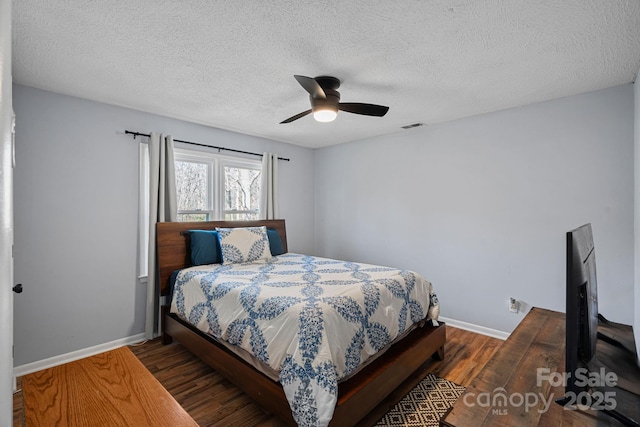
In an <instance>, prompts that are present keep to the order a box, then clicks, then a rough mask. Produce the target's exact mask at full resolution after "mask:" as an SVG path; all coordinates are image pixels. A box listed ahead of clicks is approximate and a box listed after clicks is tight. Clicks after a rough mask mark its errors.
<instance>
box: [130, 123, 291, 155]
mask: <svg viewBox="0 0 640 427" xmlns="http://www.w3.org/2000/svg"><path fill="white" fill-rule="evenodd" d="M124 133H125V134H129V135H133V139H136V136H147V137H149V136H151V134H149V133H141V132H133V131H130V130H125V131H124ZM173 141H174V142H182V143H183V144H189V145H197V146H198V147H206V148H215V149H217V150H218V151H220V150H225V151H233V152H234V153H242V154H250V155H252V156H259V157H262V154H260V153H252V152H250V151H242V150H236V149H233V148H225V147H218V146H215V145H207V144H200V143H199V142H191V141H184V140H182V139H175V138H174V140H173ZM278 160H284V161H286V162H288V161H290V159H287V158H285V157H278Z"/></svg>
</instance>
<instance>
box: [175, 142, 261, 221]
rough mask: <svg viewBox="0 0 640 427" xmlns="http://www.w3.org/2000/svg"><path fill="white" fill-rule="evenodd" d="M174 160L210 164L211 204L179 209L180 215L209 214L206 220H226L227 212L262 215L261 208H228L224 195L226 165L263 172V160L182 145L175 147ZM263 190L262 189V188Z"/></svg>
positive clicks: (209, 193)
mask: <svg viewBox="0 0 640 427" xmlns="http://www.w3.org/2000/svg"><path fill="white" fill-rule="evenodd" d="M174 161H175V162H178V161H186V162H194V163H202V164H207V165H209V170H208V176H207V180H208V183H207V192H208V197H209V203H210V206H208V207H207V209H203V210H178V216H180V215H188V214H196V215H197V214H202V213H205V214H206V215H207V217H206V218H207V219H206V221H218V220H224V219H225V216H226V214H232V215H233V214H243V213H256V214H257V215H258V217H259V216H260V209H259V208H258V210H257V211H251V210H226V209H225V203H224V197H225V176H224V168H225V167H237V168H242V169H251V170H256V171H259V172H260V173H262V161H261V160H253V159H245V158H239V157H231V156H225V155H222V154H218V153H207V152H204V151H199V150H189V149H185V148H182V147H175V148H174ZM260 191H262V189H261V190H260Z"/></svg>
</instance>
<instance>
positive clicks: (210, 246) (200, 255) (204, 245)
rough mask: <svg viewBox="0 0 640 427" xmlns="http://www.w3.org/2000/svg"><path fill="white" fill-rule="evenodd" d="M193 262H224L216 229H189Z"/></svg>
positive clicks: (195, 263) (200, 263) (203, 263)
mask: <svg viewBox="0 0 640 427" xmlns="http://www.w3.org/2000/svg"><path fill="white" fill-rule="evenodd" d="M189 236H190V237H191V264H192V265H206V264H222V251H221V250H220V240H219V237H218V232H217V231H216V230H189Z"/></svg>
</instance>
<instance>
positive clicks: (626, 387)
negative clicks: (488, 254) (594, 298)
mask: <svg viewBox="0 0 640 427" xmlns="http://www.w3.org/2000/svg"><path fill="white" fill-rule="evenodd" d="M598 331H599V333H601V334H603V335H605V336H608V337H611V338H613V339H615V340H617V341H618V342H620V343H622V344H623V345H624V346H625V347H627V349H633V350H632V351H629V350H625V349H623V348H620V347H617V346H615V345H612V344H610V343H608V342H606V341H604V340H598V345H597V351H596V354H597V359H598V360H597V363H598V365H599V366H601V367H604V369H605V370H606V372H609V371H611V372H615V373H616V374H617V375H618V377H619V380H618V387H616V388H615V390H613V391H614V392H615V400H616V404H617V408H616V409H617V410H618V411H620V412H621V413H623V414H625V415H626V416H628V417H631V418H632V419H634V420H636V421H638V420H640V368H638V366H637V365H636V363H635V360H636V359H635V344H634V341H633V333H632V331H631V327H630V326H625V325H619V324H615V323H603V322H601V324H600V326H599V328H598ZM564 354H565V315H564V313H559V312H555V311H550V310H545V309H541V308H533V309H532V310H531V311H530V312H529V313H528V314H527V316H526V317H525V318H524V319H523V320H522V322H521V323H520V324H519V325H518V327H517V328H516V329H515V330H514V331H513V333H512V334H511V335H510V336H509V338H508V339H507V340H506V341H505V342H504V343H503V344H502V346H501V347H500V348H498V350H497V352H496V354H495V355H494V356H493V358H492V359H491V360H490V361H489V363H488V364H487V365H486V366H485V367H484V369H483V370H482V371H481V372H480V374H479V375H478V376H477V377H476V378H475V379H474V380H473V382H472V383H471V385H470V386H469V387H468V388H467V389H466V390H465V392H464V393H463V394H462V396H460V398H458V400H457V401H456V403H455V405H454V406H453V408H452V409H451V411H450V412H449V413H448V414H447V415H446V416H445V417H443V419H442V420H441V421H440V425H441V426H447V427H466V426H474V427H475V426H538V425H540V426H600V425H611V426H621V425H623V424H621V423H620V422H619V421H617V420H615V419H614V418H612V417H610V416H609V415H606V414H604V413H603V412H602V411H595V410H585V411H581V410H568V409H565V408H564V407H562V406H560V405H559V404H557V403H555V401H554V400H555V399H557V398H560V397H562V396H564V386H563V385H562V384H560V385H558V386H556V387H554V386H552V384H551V382H552V381H548V380H542V381H539V380H538V377H539V375H538V369H544V370H545V371H542V372H548V374H547V375H553V374H554V373H563V372H564V371H565V362H564ZM534 396H535V398H534Z"/></svg>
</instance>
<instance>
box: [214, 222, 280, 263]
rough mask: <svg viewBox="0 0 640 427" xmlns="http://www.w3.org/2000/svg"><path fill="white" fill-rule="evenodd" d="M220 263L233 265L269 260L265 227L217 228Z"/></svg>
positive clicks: (269, 253)
mask: <svg viewBox="0 0 640 427" xmlns="http://www.w3.org/2000/svg"><path fill="white" fill-rule="evenodd" d="M216 230H218V235H219V236H220V247H221V248H222V263H223V264H235V263H241V262H252V261H257V260H260V259H269V258H271V251H270V249H269V238H268V237H267V227H246V228H217V229H216Z"/></svg>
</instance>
